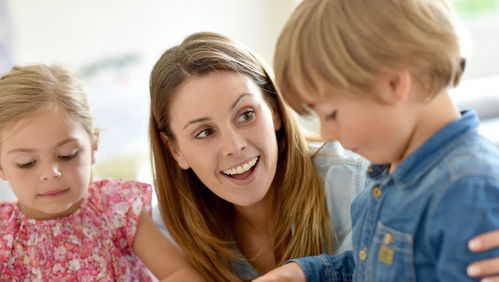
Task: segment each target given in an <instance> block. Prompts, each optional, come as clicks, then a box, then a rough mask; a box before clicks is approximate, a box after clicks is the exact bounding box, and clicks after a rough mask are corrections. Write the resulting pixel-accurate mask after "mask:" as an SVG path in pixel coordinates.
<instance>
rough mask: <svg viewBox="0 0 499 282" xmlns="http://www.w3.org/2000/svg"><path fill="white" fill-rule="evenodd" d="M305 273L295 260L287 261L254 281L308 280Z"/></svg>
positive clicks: (284, 281)
mask: <svg viewBox="0 0 499 282" xmlns="http://www.w3.org/2000/svg"><path fill="white" fill-rule="evenodd" d="M306 281H307V279H306V278H305V274H304V273H303V270H301V267H300V266H299V265H298V264H297V263H294V262H290V263H287V264H285V265H283V266H281V267H278V268H276V269H274V270H272V271H269V272H267V273H266V274H265V275H262V276H260V277H258V278H257V279H255V280H253V282H306Z"/></svg>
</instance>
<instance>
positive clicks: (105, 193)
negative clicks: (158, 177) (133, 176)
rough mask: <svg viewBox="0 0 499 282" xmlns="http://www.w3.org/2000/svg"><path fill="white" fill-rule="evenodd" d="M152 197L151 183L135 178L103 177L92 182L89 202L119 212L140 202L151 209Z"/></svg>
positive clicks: (89, 189)
mask: <svg viewBox="0 0 499 282" xmlns="http://www.w3.org/2000/svg"><path fill="white" fill-rule="evenodd" d="M151 197H152V186H151V185H150V184H147V183H142V182H138V181H134V180H121V179H101V180H97V181H93V182H92V183H90V187H89V188H88V195H87V203H88V204H89V205H91V206H92V207H93V208H97V209H99V210H102V211H110V210H111V211H117V210H118V212H119V210H121V209H123V210H124V209H128V208H129V207H130V205H132V206H133V205H138V204H141V206H142V205H145V206H146V208H147V210H148V211H149V210H150V204H151ZM135 202H137V203H135Z"/></svg>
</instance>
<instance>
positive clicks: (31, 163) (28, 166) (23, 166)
mask: <svg viewBox="0 0 499 282" xmlns="http://www.w3.org/2000/svg"><path fill="white" fill-rule="evenodd" d="M35 164H36V160H33V161H30V162H27V163H21V164H17V167H18V168H31V167H33V166H34V165H35Z"/></svg>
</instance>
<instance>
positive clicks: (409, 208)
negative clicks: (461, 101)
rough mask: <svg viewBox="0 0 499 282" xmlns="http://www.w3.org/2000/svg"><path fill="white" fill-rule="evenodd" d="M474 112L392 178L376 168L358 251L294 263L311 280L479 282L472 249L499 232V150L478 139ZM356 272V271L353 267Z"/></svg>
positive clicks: (362, 209)
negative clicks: (472, 269) (476, 240)
mask: <svg viewBox="0 0 499 282" xmlns="http://www.w3.org/2000/svg"><path fill="white" fill-rule="evenodd" d="M478 126H479V120H478V117H477V115H476V113H475V112H474V111H472V110H470V111H466V112H463V113H462V117H461V118H459V119H458V120H455V121H453V122H452V123H450V124H449V125H447V126H445V127H444V128H442V129H441V130H439V131H438V132H437V133H436V134H435V135H433V136H432V137H431V138H430V139H429V140H427V141H426V142H425V143H424V144H423V145H422V146H421V147H419V148H418V149H417V150H416V151H415V152H414V153H413V154H411V155H410V156H409V157H407V158H406V159H405V160H404V161H403V162H402V163H401V164H400V166H399V167H398V168H397V169H396V170H395V171H394V172H393V173H388V169H389V167H388V166H383V165H371V166H370V167H369V169H368V172H367V175H368V178H367V183H366V188H365V189H364V190H363V191H362V192H361V193H360V194H359V196H358V197H357V198H356V199H355V200H354V202H353V204H352V210H351V212H352V221H353V245H354V248H353V252H346V253H343V254H341V255H339V256H327V255H321V256H316V257H307V258H300V259H296V260H293V261H295V262H297V263H298V264H300V266H301V267H302V269H303V270H304V272H305V275H306V276H307V280H308V281H351V280H349V279H350V278H351V277H349V276H348V275H352V274H353V281H383V282H389V281H408V282H410V281H424V282H431V281H452V282H455V281H479V279H472V278H469V277H468V276H467V275H466V267H467V266H468V264H470V263H471V262H473V261H477V260H482V259H486V258H491V257H499V249H495V250H490V251H487V252H482V253H472V252H470V251H469V250H468V247H467V244H468V240H469V239H471V238H472V237H473V236H475V235H478V234H481V233H484V232H487V231H491V230H495V229H499V150H498V149H497V147H495V145H493V144H492V143H490V142H489V141H487V140H486V139H484V138H483V137H482V136H481V135H479V134H478V131H477V129H478ZM353 266H355V267H353Z"/></svg>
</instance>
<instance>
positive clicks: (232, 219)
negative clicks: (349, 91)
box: [149, 33, 499, 281]
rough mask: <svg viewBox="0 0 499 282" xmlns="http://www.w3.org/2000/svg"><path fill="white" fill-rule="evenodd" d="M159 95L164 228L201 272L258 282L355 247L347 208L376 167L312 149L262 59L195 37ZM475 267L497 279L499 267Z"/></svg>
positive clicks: (170, 59) (170, 64)
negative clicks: (299, 260)
mask: <svg viewBox="0 0 499 282" xmlns="http://www.w3.org/2000/svg"><path fill="white" fill-rule="evenodd" d="M150 94H151V117H150V128H149V130H150V132H149V134H150V139H151V146H152V159H153V171H154V178H155V188H156V192H157V195H158V200H159V203H160V210H161V214H162V217H163V221H164V222H165V224H166V226H167V228H168V230H169V232H170V234H171V235H172V236H173V238H174V240H175V241H176V242H177V244H178V245H179V246H180V247H181V249H182V250H183V252H184V254H185V256H186V257H187V259H188V260H189V262H190V263H191V264H192V265H193V266H194V267H195V268H196V269H197V270H198V271H199V272H200V273H201V274H202V275H203V276H205V277H206V278H208V279H209V280H211V281H238V280H250V279H253V278H255V277H257V276H258V274H263V273H265V272H267V271H269V270H270V269H273V268H274V267H276V266H278V265H280V264H282V263H283V262H284V261H286V260H288V259H290V258H295V257H302V256H308V255H314V254H319V253H324V252H326V253H333V252H341V251H342V250H344V249H348V248H351V242H350V239H349V237H348V236H349V235H350V229H351V223H350V212H349V209H350V203H351V201H352V199H353V198H354V197H355V195H356V194H357V193H358V192H359V191H360V189H362V187H363V184H364V171H365V170H366V168H367V165H368V164H367V162H366V161H365V160H363V159H361V158H360V157H358V156H357V155H354V154H352V153H350V152H348V151H345V150H343V149H342V148H341V147H340V146H339V145H338V144H336V143H327V144H325V145H323V146H321V145H320V143H308V142H307V140H305V138H304V137H303V135H302V133H300V130H299V127H298V124H297V122H296V120H295V118H294V116H293V114H292V112H291V111H290V110H289V108H288V107H287V106H286V105H285V103H284V102H283V100H282V98H281V96H280V94H279V92H278V90H277V88H276V86H275V84H274V81H273V78H272V73H271V71H270V69H269V68H267V67H266V66H265V65H264V63H263V62H262V61H261V60H260V59H259V58H258V57H257V56H256V55H255V54H253V53H252V52H251V51H249V50H248V49H246V48H245V47H244V46H241V45H239V44H238V43H236V42H234V41H232V40H230V39H228V38H226V37H224V36H222V35H219V34H214V33H196V34H193V35H191V36H189V37H188V38H186V39H185V40H184V41H183V42H182V43H181V44H180V45H178V46H175V47H172V48H170V49H168V50H166V51H165V53H164V54H163V55H162V57H161V58H160V59H159V60H158V62H157V63H156V65H155V67H154V69H153V71H152V74H151V81H150ZM309 141H310V140H309ZM497 232H499V231H497ZM493 235H495V233H491V235H489V236H493ZM482 238H483V239H482V241H480V242H482V246H483V247H484V248H485V247H494V245H497V244H498V243H497V242H494V241H492V240H487V238H489V237H482ZM487 241H490V244H487V243H486V242H487ZM477 250H480V249H479V248H477ZM476 266H481V269H482V271H484V272H487V273H489V274H493V273H494V272H497V271H495V270H494V265H493V261H490V262H489V261H487V262H482V263H481V264H478V265H476ZM482 273H483V272H482Z"/></svg>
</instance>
